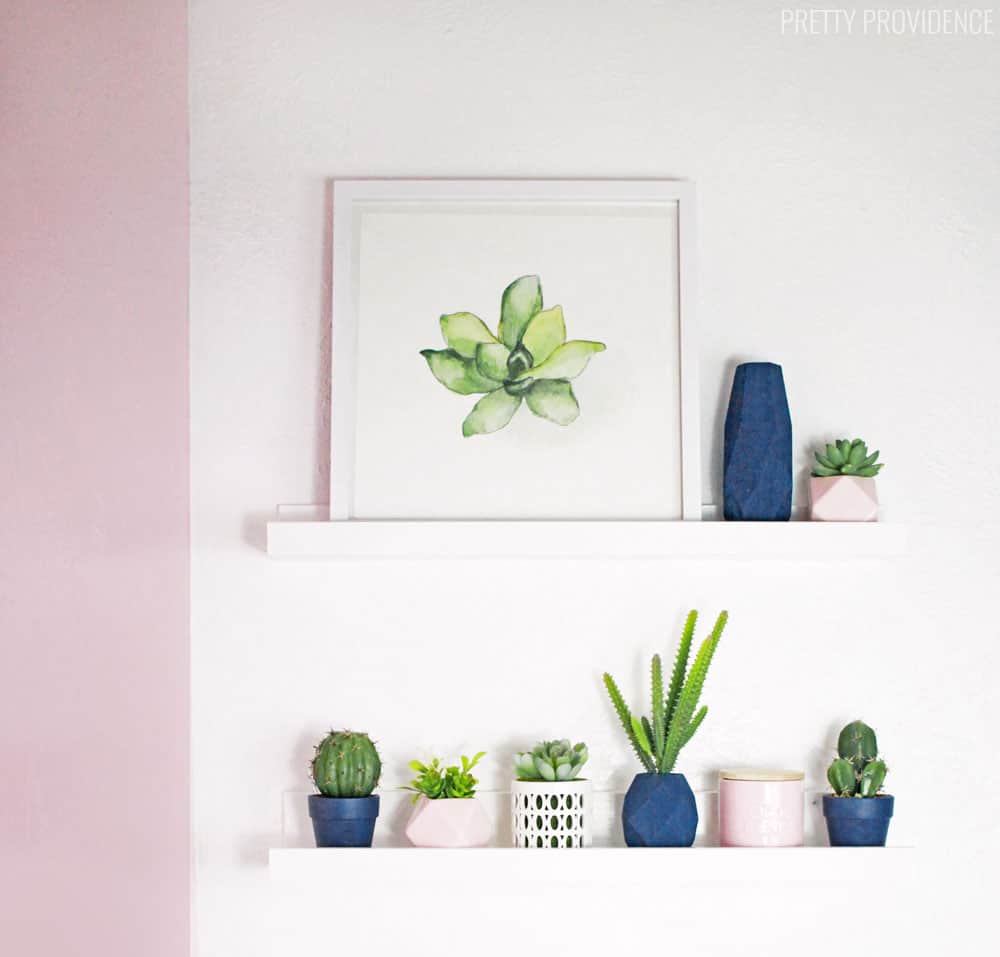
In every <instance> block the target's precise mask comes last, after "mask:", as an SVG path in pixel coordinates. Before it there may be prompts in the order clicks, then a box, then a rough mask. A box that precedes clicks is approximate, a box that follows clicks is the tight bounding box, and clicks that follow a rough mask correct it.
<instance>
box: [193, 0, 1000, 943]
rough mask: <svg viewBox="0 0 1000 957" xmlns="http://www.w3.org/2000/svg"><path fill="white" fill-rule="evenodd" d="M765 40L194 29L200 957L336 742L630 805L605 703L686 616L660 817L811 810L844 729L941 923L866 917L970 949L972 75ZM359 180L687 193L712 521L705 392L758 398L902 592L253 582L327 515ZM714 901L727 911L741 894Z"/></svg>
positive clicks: (251, 900) (338, 18)
mask: <svg viewBox="0 0 1000 957" xmlns="http://www.w3.org/2000/svg"><path fill="white" fill-rule="evenodd" d="M779 11H780V4H777V3H763V2H748V3H743V4H739V5H737V4H722V3H706V2H704V0H702V2H698V3H694V2H691V3H680V2H678V3H646V2H634V3H628V4H618V5H611V4H607V3H598V2H582V0H577V2H568V0H567V2H552V3H539V2H493V3H487V2H470V3H455V2H451V0H437V2H402V0H397V2H388V0H375V2H367V3H363V4H362V3H345V2H331V0H323V2H320V0H285V2H282V3H275V2H266V0H239V2H236V0H193V2H192V10H191V60H192V66H191V70H192V77H191V87H192V93H191V96H192V194H193V210H192V274H193V275H192V330H191V349H192V354H191V369H192V460H193V461H192V472H193V484H192V497H193V502H192V510H193V540H194V556H193V583H192V586H193V594H192V598H193V661H194V676H193V680H194V702H195V705H194V707H195V712H194V764H195V766H194V780H195V822H196V832H197V833H196V838H197V879H198V908H197V911H198V912H197V922H198V935H199V939H200V942H201V953H202V954H203V955H211V957H227V955H236V954H240V955H253V954H257V953H263V952H265V950H266V946H267V943H266V942H267V939H268V938H267V933H266V931H267V929H268V926H269V925H270V923H271V922H272V921H273V920H274V915H273V913H272V912H271V910H270V909H269V906H268V905H269V903H270V897H269V890H268V885H267V871H266V867H265V860H266V848H267V847H268V846H273V845H275V844H276V843H280V842H281V841H282V807H283V800H284V798H283V795H284V793H285V792H288V791H290V790H294V789H297V788H298V789H303V790H304V789H305V788H307V786H308V780H307V776H306V761H307V759H308V755H309V752H310V744H311V742H312V741H313V740H314V739H315V738H317V737H318V736H319V734H320V733H321V732H322V731H323V730H324V729H325V728H327V727H328V726H329V725H330V724H331V723H332V724H335V725H343V724H349V725H353V726H357V727H361V728H366V729H368V730H370V731H371V732H372V733H373V734H374V735H376V736H377V738H378V739H379V741H380V742H381V747H382V749H383V752H384V754H385V756H386V758H387V762H386V763H387V773H386V778H385V784H387V785H393V784H397V783H399V782H400V781H402V780H404V778H405V774H404V766H405V762H406V760H407V759H408V758H409V757H410V756H412V755H413V753H414V752H416V751H418V750H420V749H424V748H435V749H437V750H439V751H440V752H443V753H447V754H456V753H458V752H459V751H460V750H461V749H471V748H480V747H482V748H485V749H488V750H489V751H490V753H491V754H490V757H491V759H494V760H495V762H496V763H492V764H488V765H487V767H486V768H485V769H484V775H483V778H484V783H485V785H486V786H494V787H497V786H502V785H503V782H504V780H505V779H506V777H507V771H506V760H507V756H508V754H509V752H510V751H511V750H512V748H513V747H514V746H515V745H516V744H520V743H523V742H528V743H530V742H531V741H533V740H534V739H535V738H537V737H540V736H542V735H555V734H559V735H562V734H566V735H572V736H574V737H579V738H585V739H586V740H588V742H589V743H590V745H591V752H592V753H593V754H594V755H595V757H594V761H593V771H594V773H595V775H596V776H597V777H598V780H599V781H603V782H604V783H605V784H609V785H613V784H618V785H624V784H625V782H627V780H628V778H629V777H630V775H631V774H632V772H633V766H632V763H631V762H630V760H629V757H628V754H627V752H626V748H625V746H624V744H623V742H622V740H621V737H620V735H619V734H618V733H617V732H616V730H615V728H614V726H613V715H612V714H611V712H610V708H609V707H608V706H607V705H606V703H605V702H604V700H603V698H602V693H601V689H600V685H599V674H600V672H601V671H602V670H604V669H605V668H608V669H611V670H613V671H615V672H616V673H618V674H619V675H620V676H621V677H622V678H623V679H624V680H625V683H626V684H627V685H628V686H629V691H630V692H631V694H632V696H633V697H635V698H637V699H638V698H639V696H640V695H642V694H644V691H645V680H644V676H643V670H644V660H646V659H647V655H648V653H649V652H650V651H651V650H653V649H656V648H659V649H662V650H669V649H670V648H671V647H672V644H673V642H674V640H675V635H676V632H677V629H678V626H679V624H680V622H681V621H682V617H683V613H684V612H685V610H686V609H687V608H689V607H698V608H701V609H703V611H704V612H705V614H706V615H708V614H710V613H711V614H714V612H715V611H716V610H718V609H720V608H722V607H726V608H728V609H729V611H730V613H731V627H730V631H729V633H728V635H727V637H726V639H725V644H724V646H723V647H722V648H721V650H720V653H719V657H718V659H717V665H716V667H715V669H714V672H713V674H712V675H711V677H710V679H709V683H708V687H707V691H706V696H705V698H706V701H707V702H708V703H709V704H710V706H711V714H710V716H709V719H708V721H707V722H706V724H705V726H704V728H703V730H702V731H701V732H699V735H698V737H697V738H696V739H695V741H694V742H693V743H692V744H691V745H690V747H689V749H688V750H687V751H685V753H684V756H683V764H684V770H685V771H686V772H687V773H688V774H689V775H690V777H691V778H692V780H693V782H694V783H695V784H696V785H697V786H699V787H709V786H711V784H712V776H713V771H714V770H715V769H717V768H718V767H720V766H722V765H727V764H733V763H776V764H782V765H799V766H804V767H806V768H807V770H808V774H809V779H810V783H811V784H812V785H813V786H816V787H818V786H821V783H822V768H823V765H824V763H825V761H826V759H827V755H828V752H829V748H830V746H831V744H832V741H833V734H834V732H835V729H836V728H837V727H838V726H839V725H840V724H841V723H842V722H843V721H844V720H847V719H850V718H853V717H856V716H858V715H861V716H863V717H864V718H865V719H866V720H868V721H869V722H871V723H872V724H874V725H875V726H876V727H877V729H878V731H879V733H880V741H881V743H882V745H883V748H884V751H885V753H886V755H887V756H888V759H889V762H890V765H891V769H892V770H891V778H890V783H891V790H892V791H893V792H894V793H895V794H896V795H897V817H896V819H895V821H894V823H893V829H892V832H891V835H892V838H893V839H894V840H895V841H896V842H897V843H915V844H918V845H919V846H920V848H921V856H922V860H923V861H924V862H925V864H927V865H928V866H927V872H928V873H929V874H931V875H932V882H931V883H930V884H929V885H928V886H927V887H926V892H927V895H928V898H929V899H933V901H934V907H933V908H932V909H928V910H926V911H924V913H933V915H934V920H933V922H931V921H930V920H929V919H927V918H921V917H920V914H919V913H915V914H914V915H912V916H910V917H907V916H906V915H905V913H904V911H903V910H896V911H894V912H892V913H888V912H886V908H885V907H883V906H875V905H873V904H871V902H868V903H867V904H865V905H862V906H863V908H868V909H869V910H870V913H871V917H870V921H871V923H872V924H881V925H882V926H885V927H891V928H892V932H893V933H894V934H896V935H897V936H895V937H894V938H893V939H894V940H895V941H896V943H897V944H899V946H900V948H902V947H903V946H904V945H906V946H909V947H910V948H911V951H910V952H917V953H919V952H921V947H922V946H925V945H927V942H928V941H929V940H930V939H931V936H932V933H931V932H932V931H933V930H934V929H935V928H941V929H942V930H944V929H947V927H948V926H949V922H952V923H951V926H954V921H956V920H957V919H958V915H962V918H963V919H964V920H966V922H967V925H968V922H969V921H971V925H969V926H971V927H972V928H973V929H974V928H975V921H976V916H975V913H974V912H973V908H974V902H975V900H976V897H975V895H976V894H977V893H983V892H985V887H986V885H984V884H983V881H982V879H981V875H982V871H983V868H984V867H985V864H986V860H987V859H986V857H985V854H984V850H985V849H990V850H991V851H993V850H995V849H996V845H997V837H998V834H997V826H996V823H995V814H994V810H993V805H994V795H995V793H996V788H997V786H998V784H1000V781H998V774H997V771H996V763H995V761H994V760H993V747H992V745H993V740H992V739H993V731H994V727H995V725H996V722H997V719H998V718H1000V713H998V708H997V704H996V701H995V695H994V675H995V673H996V670H997V665H998V663H1000V662H998V657H1000V656H998V653H997V650H996V649H997V644H996V642H997V637H998V636H997V628H996V625H995V624H994V623H993V621H992V618H991V616H990V614H989V603H990V601H991V598H992V591H993V590H994V589H995V583H996V580H997V573H998V570H1000V562H998V559H997V556H996V545H997V542H998V527H1000V526H998V522H1000V497H998V494H997V488H998V487H1000V482H998V479H1000V452H998V450H997V445H996V441H995V436H994V429H993V424H994V422H995V418H996V408H997V403H996V399H995V394H994V386H993V385H992V381H991V380H992V373H993V370H994V368H995V365H996V362H997V360H998V358H1000V350H998V345H1000V327H998V325H997V323H996V302H997V299H998V293H1000V272H998V270H997V266H996V264H997V262H1000V242H998V239H997V236H998V233H1000V231H998V230H997V224H998V222H1000V186H998V183H1000V178H998V174H1000V119H998V117H1000V94H998V87H997V83H996V65H997V53H998V49H997V43H998V42H1000V41H998V39H997V38H995V37H992V38H990V37H986V38H971V37H966V38H962V37H951V38H942V37H937V38H934V37H930V38H887V37H881V38H876V37H851V38H848V37H843V36H841V37H812V38H801V37H800V38H794V37H787V36H786V37H782V36H781V31H780V15H779ZM361 175H377V176H415V175H419V176H456V177H459V176H501V177H502V176H595V177H597V176H600V177H604V176H622V177H627V176H639V177H641V176H665V175H671V176H682V177H688V178H691V179H692V180H694V181H695V182H696V183H697V185H698V190H699V229H700V239H699V247H700V250H699V252H700V263H699V274H700V295H699V310H700V312H699V318H700V324H701V329H702V333H701V337H702V349H701V377H702V401H703V416H702V420H703V429H704V432H703V443H704V448H705V463H704V476H705V497H706V501H712V500H714V499H715V498H716V497H717V496H716V487H717V485H718V481H719V459H720V447H719V434H720V428H721V417H720V413H721V409H722V408H723V403H724V401H725V397H726V394H727V390H728V386H729V378H730V375H731V367H732V364H733V363H734V362H735V361H736V360H738V359H742V358H747V357H753V358H766V359H772V360H775V361H779V362H781V363H782V364H783V365H784V368H785V376H786V382H787V385H788V389H789V396H790V401H791V406H792V413H793V421H794V425H795V438H796V447H797V449H798V454H799V456H800V465H802V466H804V464H805V461H806V449H807V447H808V446H809V444H810V443H811V442H813V441H815V440H816V439H817V438H819V437H825V436H829V435H830V434H833V433H852V434H855V433H856V434H859V435H862V436H864V437H866V438H867V439H869V440H870V441H872V442H874V443H875V444H876V445H878V446H879V447H880V448H881V449H882V451H883V456H884V458H885V460H886V462H887V466H886V472H885V475H884V478H883V479H882V480H880V488H881V492H882V496H883V499H884V501H885V516H886V517H887V518H890V519H892V520H895V521H900V522H908V523H911V524H912V526H913V528H912V535H911V551H910V554H909V555H908V556H907V558H906V559H904V560H901V561H893V562H891V563H885V564H881V565H874V566H873V565H870V564H865V565H860V564H852V563H850V562H840V563H836V564H829V565H827V564H823V563H815V564H805V563H803V564H790V563H789V564H781V563H768V564H753V563H748V564H735V565H734V564H712V563H702V564H691V563H683V562H677V563H658V562H640V561H635V562H620V563H610V562H609V563H602V562H588V563H572V562H552V563H544V564H539V563H527V564H524V563H499V562H496V563H490V562H470V563H449V564H447V565H445V564H443V563H435V562H395V563H393V562H385V563H378V562H373V563H368V564H349V563H344V564H297V563H275V562H270V561H268V560H267V559H266V557H265V556H264V554H263V553H262V551H261V544H262V522H263V521H264V520H265V519H266V518H267V517H269V515H270V514H271V511H272V509H273V507H274V505H276V504H277V503H303V502H315V501H322V500H324V498H325V489H326V484H327V466H326V463H325V462H324V457H325V456H326V454H327V450H328V446H327V441H326V438H325V435H326V432H327V428H328V414H329V410H328V400H327V383H326V376H327V375H328V361H327V351H328V342H329V331H328V322H329V316H328V309H329V264H328V258H329V257H328V253H329V239H328V228H329V218H330V210H329V189H328V185H327V183H328V180H329V178H331V177H337V176H361ZM816 557H817V558H818V559H822V558H823V556H816ZM445 571H446V572H447V584H446V583H445V575H444V572H445ZM498 576H500V577H505V578H507V579H508V580H514V581H521V582H523V587H522V588H521V589H520V591H519V597H518V600H517V602H516V603H513V605H512V608H511V614H512V615H513V616H514V621H513V622H512V621H511V619H510V617H508V616H507V615H503V614H501V615H498V616H496V617H494V618H491V617H488V616H484V615H483V614H482V608H483V596H484V594H487V593H488V592H489V590H490V587H491V582H493V581H495V580H496V579H497V577H498ZM491 604H492V602H491ZM522 619H523V621H527V620H530V624H524V623H521V624H519V623H518V621H519V620H522ZM470 620H475V621H477V623H478V625H477V634H476V637H475V639H474V640H470V639H469V637H468V629H467V627H466V623H467V622H468V621H470ZM432 623H433V624H432ZM993 860H994V859H992V858H991V859H990V862H991V863H990V866H991V867H995V863H993ZM873 879H874V880H876V881H877V880H878V877H877V875H873ZM712 893H713V895H714V897H715V899H716V900H717V901H718V905H717V906H718V907H719V908H720V909H721V910H722V911H723V912H726V911H729V910H731V908H733V907H735V906H736V902H737V901H736V897H735V896H734V893H735V892H734V891H732V890H730V891H726V890H725V888H724V887H719V888H717V889H715V890H713V892H712ZM820 893H822V892H820V891H817V892H816V894H820ZM809 900H810V901H811V904H809V905H808V906H806V904H803V903H802V901H803V898H802V895H801V894H800V895H798V896H796V897H794V898H791V897H790V898H789V901H794V906H793V905H792V904H791V903H790V904H789V908H788V912H787V913H785V914H783V915H781V916H782V919H781V925H782V927H784V928H785V932H784V933H785V934H786V936H785V937H782V938H781V939H780V941H779V943H778V944H777V945H776V948H777V949H776V950H775V952H778V953H784V952H790V951H791V947H792V943H791V941H792V940H793V939H797V940H798V941H800V942H801V941H802V940H807V941H808V942H809V944H810V945H812V947H813V949H814V950H815V951H816V952H824V946H826V945H831V946H832V942H831V940H830V938H829V937H828V936H826V935H822V934H820V935H817V933H816V927H817V926H818V922H819V923H820V924H822V925H827V926H828V925H832V924H835V923H836V921H837V916H836V915H835V914H833V915H831V914H822V911H823V902H824V901H823V898H822V897H819V898H817V897H816V896H815V895H814V896H813V897H812V898H809ZM882 903H884V902H882ZM384 906H386V907H388V908H390V909H391V905H390V904H384ZM817 912H819V913H821V914H822V916H821V917H818V918H817V916H816V914H817ZM970 913H971V914H972V916H970ZM665 914H666V915H667V916H665V917H664V921H665V923H666V924H668V925H669V923H670V920H671V919H672V918H671V917H670V916H669V914H668V913H667V912H665ZM439 916H440V915H439ZM447 916H448V915H447V909H445V911H444V916H443V917H442V919H446V918H447ZM772 918H773V915H770V914H765V913H763V912H762V913H760V914H758V915H757V918H756V919H757V920H759V921H765V920H766V921H767V922H769V924H772V925H773V922H774V921H773V919H772ZM747 919H748V920H752V919H753V917H752V915H751V916H750V917H748V918H747ZM678 920H679V921H680V922H679V923H678V924H677V931H676V934H675V941H676V940H677V939H678V938H679V940H680V942H681V943H683V944H691V943H692V942H693V940H694V935H699V940H700V943H699V946H700V947H701V948H703V949H702V950H701V951H700V952H703V953H705V952H708V951H707V950H705V949H704V948H707V947H709V946H710V944H709V943H708V941H707V940H702V939H701V938H700V935H702V934H703V931H702V930H700V929H699V927H698V926H697V925H692V924H691V923H690V922H684V921H683V920H680V918H678ZM893 921H895V923H893ZM867 922H868V921H867V920H866V923H867ZM752 926H753V925H751V929H752ZM384 929H385V928H383V931H384ZM744 929H745V925H744ZM809 934H813V935H814V937H815V939H814V937H808V936H805V935H809ZM720 935H721V930H720V929H719V928H715V930H713V932H712V937H711V939H712V940H713V941H715V942H716V944H718V942H719V941H720V940H723V936H720ZM481 943H482V942H481ZM879 947H880V949H881V950H883V951H885V950H886V945H885V943H884V942H881V943H880V944H879ZM529 952H530V951H529ZM889 952H895V951H892V950H889ZM899 952H902V951H901V950H900V951H899Z"/></svg>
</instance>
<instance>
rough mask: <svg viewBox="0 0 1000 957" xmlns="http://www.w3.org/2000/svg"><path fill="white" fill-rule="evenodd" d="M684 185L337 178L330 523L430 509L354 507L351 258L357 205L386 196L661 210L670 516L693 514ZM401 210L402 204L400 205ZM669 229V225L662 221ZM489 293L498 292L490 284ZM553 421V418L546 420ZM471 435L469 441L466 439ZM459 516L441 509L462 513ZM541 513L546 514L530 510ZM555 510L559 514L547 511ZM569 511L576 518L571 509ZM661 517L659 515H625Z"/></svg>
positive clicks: (694, 437) (354, 262)
mask: <svg viewBox="0 0 1000 957" xmlns="http://www.w3.org/2000/svg"><path fill="white" fill-rule="evenodd" d="M694 195H695V194H694V185H693V184H692V183H690V182H687V181H680V180H472V179H469V180H416V179H345V180H335V181H334V183H333V237H332V252H333V290H332V293H333V294H332V317H331V322H332V334H331V350H332V357H331V416H330V507H329V517H330V520H331V521H336V522H343V521H351V520H356V519H368V520H370V519H372V518H382V517H387V518H392V519H396V520H425V519H428V518H432V519H433V518H435V517H436V516H433V515H423V514H407V515H395V514H394V515H390V516H381V515H375V516H373V515H371V514H360V515H359V514H357V510H356V508H355V502H356V495H357V493H358V488H357V477H356V453H357V448H358V434H357V433H358V382H359V376H358V363H359V358H360V357H359V329H360V327H361V324H362V322H363V321H364V317H363V316H362V315H361V311H360V301H359V288H360V278H359V264H360V260H361V249H362V235H361V232H362V219H361V215H360V214H361V212H362V211H363V210H365V209H368V210H371V209H373V208H374V209H378V208H379V204H387V207H386V208H389V207H390V206H391V207H392V208H394V209H396V208H397V207H398V205H399V204H403V206H404V207H405V206H406V205H407V204H414V207H415V208H416V207H418V206H419V207H421V208H425V207H426V206H427V204H434V203H442V204H448V206H449V208H454V204H456V203H457V204H468V207H467V208H468V210H469V211H471V212H472V213H473V214H474V211H475V210H476V209H479V208H480V207H482V206H483V205H488V206H492V205H494V204H511V205H512V207H513V206H516V205H517V204H522V205H524V204H562V206H564V207H565V208H567V209H571V208H573V206H574V204H576V205H577V206H579V207H581V208H586V209H588V210H589V209H592V208H595V207H596V208H598V209H600V208H601V207H603V206H605V205H606V206H607V207H608V208H609V209H612V208H616V207H620V206H624V207H629V206H635V207H637V208H638V207H646V206H648V207H650V208H659V207H663V208H669V209H670V210H672V216H673V219H672V220H671V221H672V222H673V223H675V228H676V237H675V240H676V241H675V242H674V243H673V245H672V247H671V248H672V249H673V250H675V255H676V263H674V264H673V265H671V267H670V268H671V270H672V271H673V270H675V271H676V277H675V278H676V285H675V287H674V288H675V289H676V311H675V313H674V315H673V316H672V317H670V318H669V320H668V321H670V322H672V323H675V325H676V328H673V327H671V329H670V331H669V334H670V335H671V336H673V335H676V343H677V348H676V358H677V362H678V368H677V369H676V370H671V372H672V373H674V372H675V373H676V375H677V377H678V380H679V385H678V389H677V401H678V404H679V408H678V409H677V410H676V414H677V416H678V419H679V442H678V447H677V449H676V452H677V461H676V471H677V476H676V478H677V480H678V481H679V486H680V488H679V514H677V515H674V516H671V518H673V519H676V520H685V521H697V520H700V519H701V513H702V503H701V454H700V440H699V432H700V420H699V410H698V406H699V390H698V347H697V340H696V323H695V302H696V291H695V282H696V277H695V249H696V237H695V213H694ZM404 212H405V210H404ZM672 228H673V227H672ZM498 292H499V290H498ZM553 428H557V426H553ZM475 441H479V439H476V440H475ZM468 517H469V516H464V515H463V516H448V518H449V519H450V518H455V519H458V518H468ZM475 517H476V518H477V519H494V518H507V517H509V518H521V517H523V516H503V515H500V516H493V515H477V516H475ZM530 517H532V518H538V519H547V518H552V517H553V516H547V515H538V516H530ZM555 517H556V518H559V517H560V516H555ZM573 517H577V516H573ZM588 517H592V518H607V519H614V518H621V517H623V516H621V515H618V514H616V510H615V508H614V507H611V508H610V509H609V513H608V514H607V515H600V516H588ZM625 517H628V518H633V519H635V518H649V519H662V518H663V517H664V516H662V515H650V516H635V515H629V516H625Z"/></svg>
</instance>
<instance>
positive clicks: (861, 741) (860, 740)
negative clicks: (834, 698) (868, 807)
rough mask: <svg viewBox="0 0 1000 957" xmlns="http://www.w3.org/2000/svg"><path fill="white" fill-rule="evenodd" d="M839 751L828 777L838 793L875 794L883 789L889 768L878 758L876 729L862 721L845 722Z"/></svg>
mask: <svg viewBox="0 0 1000 957" xmlns="http://www.w3.org/2000/svg"><path fill="white" fill-rule="evenodd" d="M837 754H838V755H839V757H837V758H835V759H834V761H833V762H832V763H831V765H830V767H829V768H827V770H826V779H827V780H828V781H829V782H830V787H832V788H833V793H834V794H836V795H837V796H838V797H859V798H873V797H876V796H877V795H878V792H879V791H881V790H882V785H883V784H884V783H885V775H886V772H887V770H888V769H887V768H886V766H885V761H881V760H879V756H878V741H877V740H876V738H875V732H874V731H873V730H872V729H871V728H870V727H868V725H867V724H865V723H864V722H863V721H852V722H851V723H850V724H848V725H845V726H844V728H843V729H842V730H841V732H840V735H839V737H838V738H837Z"/></svg>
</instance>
